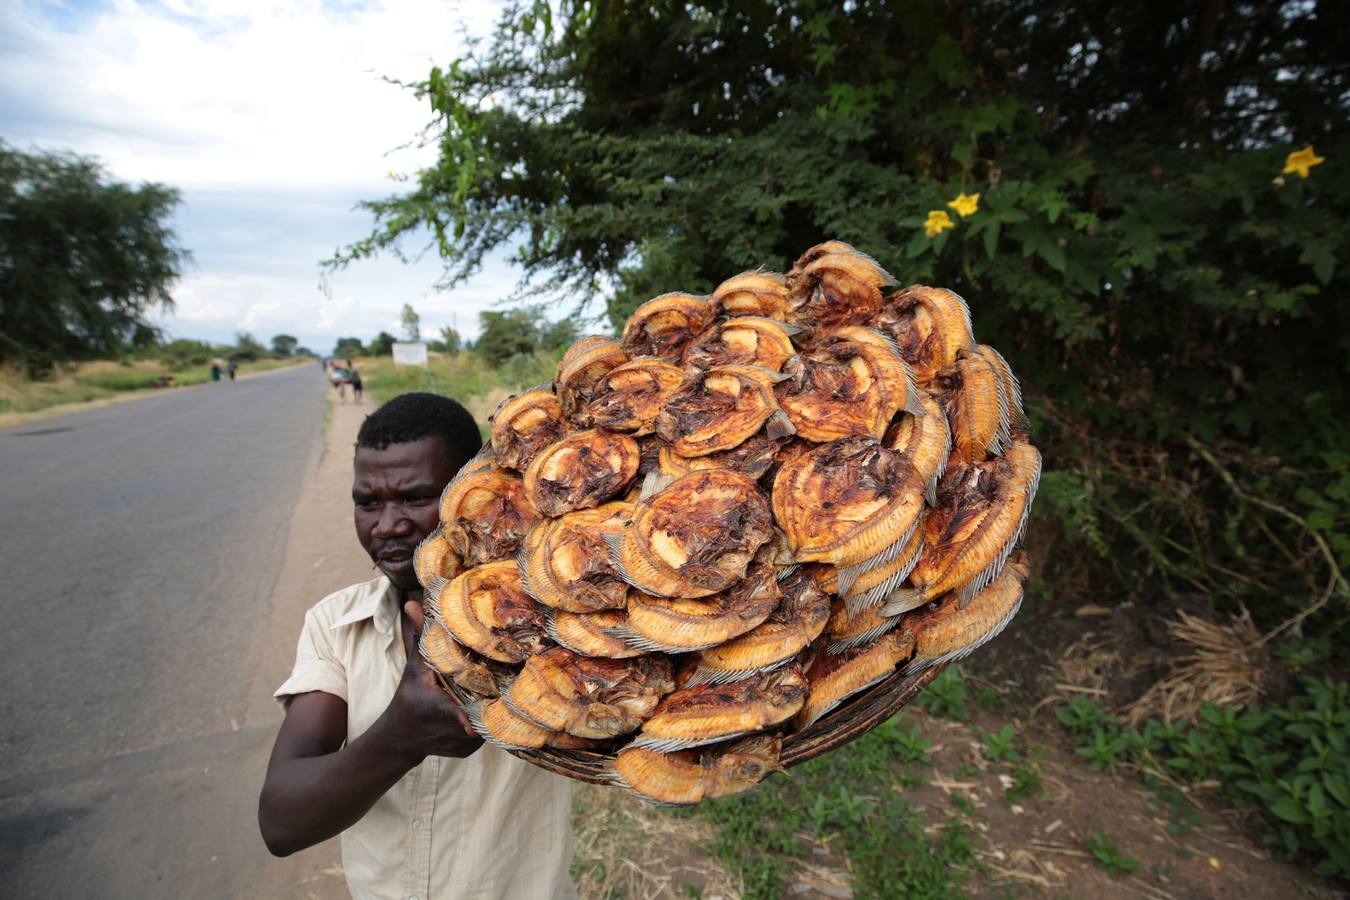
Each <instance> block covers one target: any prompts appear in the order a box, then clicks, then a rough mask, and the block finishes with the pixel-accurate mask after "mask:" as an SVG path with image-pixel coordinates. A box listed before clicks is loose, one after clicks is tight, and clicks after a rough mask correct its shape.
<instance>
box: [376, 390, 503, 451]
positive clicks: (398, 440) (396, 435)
mask: <svg viewBox="0 0 1350 900" xmlns="http://www.w3.org/2000/svg"><path fill="white" fill-rule="evenodd" d="M436 435H439V436H441V437H443V438H445V443H446V444H447V445H448V446H449V447H450V449H451V450H453V451H454V452H455V454H456V455H458V456H460V458H461V459H462V460H464V461H467V460H470V459H472V458H473V456H474V454H475V453H477V452H478V450H479V448H480V447H482V445H483V439H482V437H480V436H479V434H478V423H477V422H475V421H474V418H473V414H472V413H470V412H469V411H468V410H467V409H465V408H464V407H463V406H460V405H459V404H458V403H456V402H455V401H454V400H451V399H450V398H449V397H442V396H441V395H440V394H428V393H425V392H422V391H418V392H416V393H412V394H399V395H398V396H397V397H395V398H394V399H392V400H390V401H389V402H388V403H386V404H384V405H383V406H381V407H380V408H379V409H377V410H375V411H374V412H373V413H371V414H370V415H368V416H366V420H365V421H364V422H362V423H361V430H360V431H359V432H357V434H356V446H357V447H358V448H359V447H369V448H370V449H372V450H383V449H384V448H386V447H388V446H389V445H390V444H406V443H408V442H410V441H418V440H421V439H422V438H425V437H433V436H436Z"/></svg>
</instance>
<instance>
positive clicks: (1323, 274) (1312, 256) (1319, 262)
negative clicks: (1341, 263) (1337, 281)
mask: <svg viewBox="0 0 1350 900" xmlns="http://www.w3.org/2000/svg"><path fill="white" fill-rule="evenodd" d="M1298 261H1299V262H1301V263H1304V264H1306V265H1309V266H1312V270H1313V274H1314V275H1316V276H1317V280H1318V281H1320V282H1322V283H1323V284H1330V283H1331V277H1332V276H1333V275H1335V274H1336V256H1335V254H1333V253H1332V252H1331V248H1330V247H1329V246H1327V245H1326V244H1308V245H1307V246H1306V247H1304V248H1303V252H1302V253H1300V254H1299V257H1298Z"/></svg>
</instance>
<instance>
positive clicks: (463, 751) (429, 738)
mask: <svg viewBox="0 0 1350 900" xmlns="http://www.w3.org/2000/svg"><path fill="white" fill-rule="evenodd" d="M400 622H401V626H402V631H403V646H404V648H405V649H406V650H407V652H408V662H407V665H405V666H404V667H403V677H402V678H401V679H400V680H399V683H398V689H397V690H396V691H395V692H394V699H393V700H391V701H390V703H389V709H388V712H389V714H390V715H391V718H392V722H391V725H392V726H393V728H394V732H395V735H396V736H397V741H398V744H399V749H400V750H406V751H407V752H408V753H409V754H412V755H414V756H415V757H416V759H417V761H418V762H420V761H421V760H422V759H424V758H426V757H428V756H453V757H458V758H463V757H466V756H469V755H470V754H472V753H473V752H474V751H475V750H477V749H478V748H479V747H481V746H483V741H482V739H480V738H478V737H477V736H476V735H475V734H474V732H473V727H472V726H471V725H470V724H469V718H468V716H466V715H465V714H464V710H463V709H461V708H460V706H459V704H457V703H455V701H454V700H453V699H451V697H450V695H448V694H447V693H446V692H445V690H444V689H443V688H442V687H441V686H440V684H439V683H438V682H437V680H436V673H435V672H433V671H432V669H431V667H430V666H428V665H427V663H426V660H424V659H423V658H422V654H421V652H420V651H419V650H418V648H417V645H418V642H419V640H420V639H421V637H422V624H423V622H422V604H421V603H420V602H418V601H416V600H409V601H408V602H407V603H405V604H403V615H402V616H401V617H400Z"/></svg>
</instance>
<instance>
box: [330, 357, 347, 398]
mask: <svg viewBox="0 0 1350 900" xmlns="http://www.w3.org/2000/svg"><path fill="white" fill-rule="evenodd" d="M328 381H329V383H330V384H332V385H333V389H334V390H336V391H337V395H338V402H339V403H346V402H347V394H346V392H345V391H343V390H342V387H343V385H345V384H346V383H347V370H346V369H344V368H342V367H341V366H337V365H334V366H329V367H328Z"/></svg>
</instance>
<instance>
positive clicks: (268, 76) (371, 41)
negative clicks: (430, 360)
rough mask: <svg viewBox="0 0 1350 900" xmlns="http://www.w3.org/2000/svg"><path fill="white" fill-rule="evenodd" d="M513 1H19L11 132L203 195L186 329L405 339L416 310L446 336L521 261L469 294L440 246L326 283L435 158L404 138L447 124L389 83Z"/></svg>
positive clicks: (6, 12) (423, 68)
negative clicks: (437, 285)
mask: <svg viewBox="0 0 1350 900" xmlns="http://www.w3.org/2000/svg"><path fill="white" fill-rule="evenodd" d="M496 16H497V6H496V5H495V4H493V3H484V2H478V3H474V2H462V3H458V4H455V3H447V2H439V0H385V2H372V3H366V4H360V5H346V6H341V5H337V6H335V5H333V4H331V3H330V4H323V3H320V2H317V0H301V2H276V3H267V2H255V3H249V2H236V0H164V2H159V3H152V2H133V0H112V2H111V3H109V4H107V5H101V6H100V5H92V6H91V5H84V4H64V5H52V4H37V3H25V2H19V0H8V2H0V123H3V125H2V126H0V127H3V136H4V138H5V139H6V140H8V141H9V142H10V143H12V144H15V145H17V146H20V147H28V146H39V147H45V148H68V149H72V150H75V151H77V152H80V153H85V154H90V155H94V156H97V157H99V158H100V159H102V160H103V161H104V162H105V163H106V164H107V166H108V168H109V170H110V171H111V173H112V174H113V175H114V177H116V178H119V179H122V180H127V181H133V182H136V181H142V180H152V181H159V182H163V183H166V184H171V185H175V186H177V187H179V188H181V189H182V190H183V195H184V200H185V206H184V208H183V209H182V213H181V215H180V217H179V221H178V223H177V226H178V231H179V236H180V239H181V241H182V243H183V244H184V246H186V247H187V248H188V249H190V250H192V251H193V253H194V255H195V265H194V267H193V268H192V269H191V270H190V271H189V273H188V274H187V276H186V277H185V279H184V280H183V282H182V283H181V284H180V285H179V287H178V288H177V290H176V291H175V296H176V298H177V301H178V308H177V311H176V313H175V314H173V316H172V317H171V318H169V319H168V321H167V324H168V326H169V328H170V329H171V331H173V332H174V333H176V334H178V335H180V336H184V337H203V338H209V339H213V340H220V339H227V338H229V337H230V336H231V335H232V334H233V332H234V331H236V330H249V331H253V332H255V333H256V334H257V336H259V337H261V338H263V339H266V338H267V337H270V335H271V334H274V333H278V332H283V331H284V332H288V333H291V334H295V335H297V336H299V337H300V338H301V341H302V342H303V343H309V344H311V345H312V346H314V349H316V350H323V349H327V346H326V345H325V344H324V343H323V342H324V341H326V340H329V339H331V338H333V337H336V336H340V335H346V334H354V335H359V336H362V337H370V336H372V335H374V334H375V333H376V332H377V331H379V330H381V329H383V330H387V331H391V332H396V331H397V329H398V324H399V310H400V309H401V307H402V305H403V303H405V302H411V303H413V305H414V306H415V307H417V308H418V310H419V312H420V313H421V314H422V321H423V328H424V331H427V332H430V331H434V329H436V328H439V327H440V325H441V324H448V323H449V322H450V321H451V320H452V318H453V319H455V320H457V325H458V327H459V329H460V331H461V332H462V333H465V334H466V335H468V334H472V333H473V332H474V331H476V314H477V312H478V311H479V310H481V309H484V308H487V307H488V306H490V305H491V304H492V303H494V302H496V301H498V300H499V299H500V298H502V297H504V296H506V295H507V294H509V293H510V291H511V289H512V287H513V286H514V284H515V280H516V273H515V272H514V271H513V270H511V269H510V268H509V267H508V266H507V265H506V264H505V262H504V257H503V258H494V259H491V260H489V261H488V264H487V266H486V267H485V271H484V273H483V274H482V275H481V276H479V277H477V278H475V279H474V281H473V282H472V283H470V284H469V285H466V286H465V287H464V288H462V289H460V290H456V291H453V292H450V293H448V294H441V293H436V292H433V291H431V287H432V285H433V284H434V282H435V280H436V278H437V276H438V275H439V274H440V267H439V264H438V261H437V260H436V259H435V258H434V254H429V255H428V258H425V259H423V260H421V261H420V262H419V263H417V264H415V265H406V266H405V265H402V264H400V263H398V262H397V261H396V260H393V259H392V258H390V259H378V260H375V261H370V262H360V263H356V264H354V265H353V266H352V267H350V268H349V269H347V270H344V271H342V272H339V273H336V274H335V275H334V276H333V277H332V279H331V283H330V296H325V295H324V294H323V293H321V292H320V291H319V290H318V284H319V277H318V267H317V264H318V261H319V260H320V259H322V258H324V257H326V256H328V255H329V254H331V253H332V252H333V250H334V249H335V248H336V247H337V246H339V245H340V244H343V243H346V242H349V241H352V240H355V239H357V238H360V237H362V236H364V234H365V233H366V231H367V230H368V229H369V226H370V219H369V216H368V215H367V214H365V213H363V212H353V211H352V210H351V207H352V206H353V204H354V203H355V201H356V200H357V199H358V198H363V197H364V198H369V197H378V196H383V195H386V194H388V193H392V192H393V189H394V188H396V187H397V185H396V184H395V183H393V182H390V181H389V180H387V178H386V177H385V173H386V172H387V171H389V170H390V169H392V170H393V171H395V172H410V171H414V170H415V169H416V168H417V167H418V166H420V165H425V164H426V163H427V162H428V161H429V160H430V159H432V158H434V151H432V150H428V149H419V148H407V149H399V150H396V149H395V148H397V147H399V146H400V145H402V144H405V143H407V142H408V141H411V140H413V139H414V138H415V137H416V136H417V134H418V133H419V131H420V129H421V128H422V127H423V126H424V125H425V124H426V123H427V122H428V121H429V120H430V109H429V107H428V106H427V105H426V103H425V101H418V100H417V99H416V98H415V97H414V95H413V94H412V92H411V91H408V90H406V89H403V88H400V87H397V86H395V85H391V84H388V83H386V82H385V81H383V80H382V78H383V77H389V78H397V79H402V80H418V79H421V78H425V77H426V75H427V73H428V71H429V70H430V68H431V66H432V65H435V64H442V65H443V64H445V63H447V62H448V61H449V60H451V59H453V58H454V57H455V56H456V55H457V53H458V52H460V50H461V49H462V32H464V31H467V32H468V33H469V34H477V35H482V34H485V33H487V32H488V31H489V30H490V28H491V26H492V24H493V22H494V21H495V19H496Z"/></svg>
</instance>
